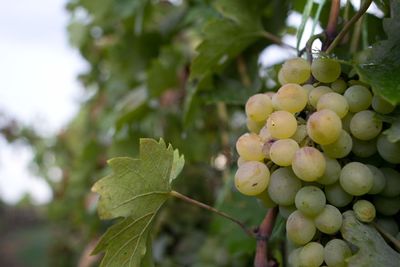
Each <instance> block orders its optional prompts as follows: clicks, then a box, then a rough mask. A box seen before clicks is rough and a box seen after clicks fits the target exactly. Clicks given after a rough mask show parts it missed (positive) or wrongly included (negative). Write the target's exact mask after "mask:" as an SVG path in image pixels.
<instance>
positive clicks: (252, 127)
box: [246, 118, 265, 134]
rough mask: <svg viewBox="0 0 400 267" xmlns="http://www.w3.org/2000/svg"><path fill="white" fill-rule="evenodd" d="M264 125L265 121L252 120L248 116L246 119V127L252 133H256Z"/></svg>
mask: <svg viewBox="0 0 400 267" xmlns="http://www.w3.org/2000/svg"><path fill="white" fill-rule="evenodd" d="M264 125H265V121H253V120H252V119H250V118H247V119H246V126H247V129H248V130H249V131H250V132H252V133H256V134H258V133H259V132H260V130H261V128H262V127H263V126H264Z"/></svg>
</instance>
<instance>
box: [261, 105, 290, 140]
mask: <svg viewBox="0 0 400 267" xmlns="http://www.w3.org/2000/svg"><path fill="white" fill-rule="evenodd" d="M267 127H268V130H269V132H270V133H271V136H272V137H273V138H278V139H284V138H289V137H291V136H292V135H293V134H294V133H295V132H296V129H297V121H296V118H295V117H294V115H293V114H292V113H290V112H288V111H285V110H279V111H275V112H273V113H272V114H271V115H270V116H269V118H268V120H267Z"/></svg>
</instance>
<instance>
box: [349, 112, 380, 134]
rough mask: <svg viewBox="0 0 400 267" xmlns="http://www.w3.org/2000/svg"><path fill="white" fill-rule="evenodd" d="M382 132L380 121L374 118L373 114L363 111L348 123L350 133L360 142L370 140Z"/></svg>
mask: <svg viewBox="0 0 400 267" xmlns="http://www.w3.org/2000/svg"><path fill="white" fill-rule="evenodd" d="M381 130H382V121H380V120H378V119H377V118H375V112H373V111H371V110H363V111H360V112H357V113H356V114H354V116H353V118H352V119H351V122H350V132H351V133H352V134H353V135H354V137H356V138H358V139H360V140H364V141H366V140H371V139H373V138H375V137H377V136H378V135H379V133H380V132H381Z"/></svg>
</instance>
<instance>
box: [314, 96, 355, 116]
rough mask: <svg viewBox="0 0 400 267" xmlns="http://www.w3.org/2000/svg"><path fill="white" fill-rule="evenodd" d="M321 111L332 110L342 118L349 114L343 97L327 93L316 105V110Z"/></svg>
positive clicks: (347, 105)
mask: <svg viewBox="0 0 400 267" xmlns="http://www.w3.org/2000/svg"><path fill="white" fill-rule="evenodd" d="M322 109H329V110H332V111H334V112H335V113H336V114H337V115H338V116H339V117H340V118H343V117H344V116H346V114H347V112H349V104H347V100H346V98H345V97H344V96H342V95H340V94H338V93H327V94H324V95H322V96H321V97H320V98H319V100H318V103H317V110H322Z"/></svg>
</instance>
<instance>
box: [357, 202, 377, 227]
mask: <svg viewBox="0 0 400 267" xmlns="http://www.w3.org/2000/svg"><path fill="white" fill-rule="evenodd" d="M353 210H354V213H355V214H356V217H357V219H358V220H360V221H361V222H372V221H373V220H374V219H375V215H376V211H375V206H374V205H373V204H372V203H371V202H369V201H368V200H364V199H361V200H357V201H356V202H355V203H354V204H353Z"/></svg>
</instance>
